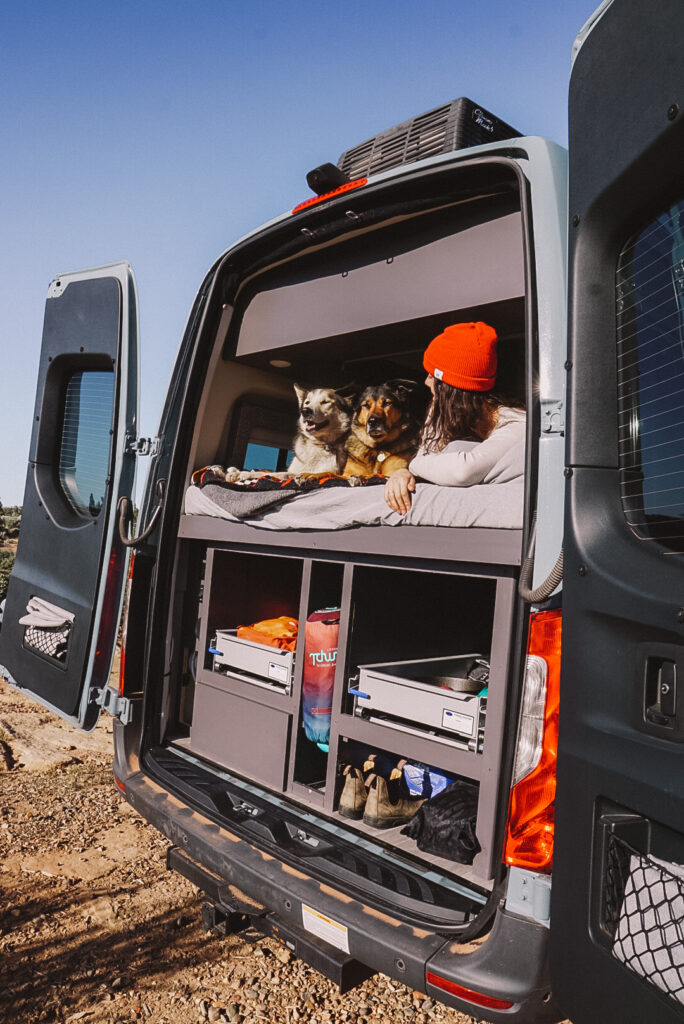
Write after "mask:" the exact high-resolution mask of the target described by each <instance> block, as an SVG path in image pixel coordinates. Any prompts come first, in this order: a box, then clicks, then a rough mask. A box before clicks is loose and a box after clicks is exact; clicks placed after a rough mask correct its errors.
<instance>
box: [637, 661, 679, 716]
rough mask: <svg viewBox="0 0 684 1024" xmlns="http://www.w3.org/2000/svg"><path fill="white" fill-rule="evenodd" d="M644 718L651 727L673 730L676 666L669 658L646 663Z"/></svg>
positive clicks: (675, 709) (675, 703)
mask: <svg viewBox="0 0 684 1024" xmlns="http://www.w3.org/2000/svg"><path fill="white" fill-rule="evenodd" d="M644 717H645V719H646V721H647V722H650V723H651V725H657V726H660V727H661V728H665V729H674V726H675V719H676V717H677V665H676V663H675V662H674V661H671V660H670V659H669V658H659V657H650V658H648V659H647V661H646V687H645V707H644Z"/></svg>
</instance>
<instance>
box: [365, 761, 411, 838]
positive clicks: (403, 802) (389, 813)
mask: <svg viewBox="0 0 684 1024" xmlns="http://www.w3.org/2000/svg"><path fill="white" fill-rule="evenodd" d="M366 782H367V785H368V798H367V800H366V806H365V809H364V812H363V821H364V824H365V825H370V827H371V828H394V827H395V826H396V825H404V824H405V823H406V822H407V821H410V820H411V818H412V817H413V815H414V814H415V813H416V811H417V810H418V808H419V807H420V806H421V804H424V803H425V800H424V799H423V798H422V797H416V796H411V794H410V792H409V790H408V787H407V785H406V783H405V782H404V776H403V773H402V772H401V771H400V770H399V769H397V768H395V769H394V770H393V771H392V774H391V775H390V778H389V781H387V782H386V781H385V779H383V778H381V777H380V776H379V775H374V776H371V777H370V778H369V779H367V780H366Z"/></svg>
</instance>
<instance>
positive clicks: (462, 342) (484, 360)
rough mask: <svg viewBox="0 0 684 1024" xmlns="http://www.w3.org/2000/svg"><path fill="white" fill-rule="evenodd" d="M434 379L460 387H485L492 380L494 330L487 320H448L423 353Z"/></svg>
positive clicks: (424, 364)
mask: <svg viewBox="0 0 684 1024" xmlns="http://www.w3.org/2000/svg"><path fill="white" fill-rule="evenodd" d="M423 366H424V367H425V369H426V370H427V372H428V373H429V374H431V375H432V376H433V377H434V378H435V380H442V381H444V383H445V384H451V386H452V387H454V388H463V390H464V391H489V390H490V389H491V388H493V387H494V382H495V380H496V331H495V330H494V328H493V327H490V326H489V324H484V323H482V321H478V322H477V323H475V324H451V325H450V326H449V327H445V328H444V331H443V332H442V334H438V335H437V337H436V338H434V339H433V340H432V341H431V342H430V344H429V345H428V347H427V348H426V349H425V355H424V356H423Z"/></svg>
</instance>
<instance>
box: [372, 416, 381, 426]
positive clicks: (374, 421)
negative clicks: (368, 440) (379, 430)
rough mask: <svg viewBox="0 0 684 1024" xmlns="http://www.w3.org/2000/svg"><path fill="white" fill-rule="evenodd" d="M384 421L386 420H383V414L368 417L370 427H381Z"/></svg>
mask: <svg viewBox="0 0 684 1024" xmlns="http://www.w3.org/2000/svg"><path fill="white" fill-rule="evenodd" d="M383 422H384V421H383V418H382V416H369V417H368V426H369V427H381V426H382V424H383Z"/></svg>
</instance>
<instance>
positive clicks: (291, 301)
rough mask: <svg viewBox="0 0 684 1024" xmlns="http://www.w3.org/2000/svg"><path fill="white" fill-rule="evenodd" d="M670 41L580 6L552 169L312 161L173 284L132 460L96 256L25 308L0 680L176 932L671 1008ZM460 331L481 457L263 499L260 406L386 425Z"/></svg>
mask: <svg viewBox="0 0 684 1024" xmlns="http://www.w3.org/2000/svg"><path fill="white" fill-rule="evenodd" d="M682 38H684V8H683V7H682V4H681V3H679V2H677V0H652V2H651V3H649V4H644V3H643V2H641V0H606V2H605V3H603V4H602V5H601V6H600V7H599V8H598V10H597V11H596V13H595V14H594V15H593V17H592V18H591V19H590V21H589V22H588V23H587V25H586V26H585V27H584V29H583V30H582V31H581V33H580V35H579V37H578V39H577V41H576V44H575V51H574V54H573V56H574V63H573V70H572V78H571V85H570V101H569V117H570V143H569V156H568V154H566V152H565V151H564V150H563V149H561V148H560V147H559V146H557V145H554V144H552V143H550V142H548V141H545V140H544V139H541V138H535V137H523V136H521V135H520V134H519V133H518V132H517V131H516V130H515V129H514V128H512V127H511V126H509V125H506V124H504V123H503V122H501V121H500V120H499V119H498V118H497V117H496V115H495V114H494V113H492V112H490V111H487V110H484V109H483V108H482V107H479V106H478V105H477V104H476V103H473V102H470V101H468V100H458V101H455V102H454V103H449V104H446V105H445V106H443V107H440V108H438V109H437V110H433V111H430V112H428V113H427V114H425V115H422V116H420V117H416V118H414V119H413V120H411V121H408V122H405V123H403V124H401V125H398V126H396V127H395V128H393V129H390V130H389V131H385V132H383V133H382V134H380V135H378V136H376V137H374V138H373V139H370V140H368V141H366V142H363V143H362V144H360V145H357V146H355V147H353V148H352V149H348V150H346V151H345V153H343V155H342V157H341V158H340V160H339V162H338V163H337V164H330V163H328V164H322V165H321V166H320V167H318V168H316V169H315V171H313V172H312V173H311V174H310V175H309V183H310V185H311V189H312V194H311V196H310V198H309V199H308V200H306V201H304V202H300V203H297V199H298V198H301V197H293V203H292V206H293V208H292V209H291V210H288V211H287V212H286V213H285V214H283V215H282V216H279V217H277V218H276V219H275V220H273V221H271V222H270V223H268V224H266V225H265V226H264V227H261V228H258V229H257V230H255V231H253V232H252V233H250V234H249V235H247V236H246V237H244V238H242V239H240V240H239V241H238V242H236V243H235V244H233V245H231V246H230V247H229V248H228V249H227V250H226V251H225V252H224V253H223V254H222V255H221V256H219V258H218V259H217V260H216V262H215V263H214V265H213V266H212V267H211V268H210V270H209V272H208V273H207V275H206V277H205V279H204V281H203V282H202V283H201V285H200V288H199V291H198V293H197V297H196V300H195V302H194V305H193V307H192V310H191V312H190V316H189V319H188V323H187V327H186V330H185V333H184V335H183V338H182V342H181V345H180V350H179V354H178V358H177V362H176V366H175V369H174V371H173V375H172V377H171V381H170V385H169V390H168V396H167V398H166V402H165V406H164V409H163V414H162V417H161V422H160V427H159V431H158V435H157V436H156V437H154V438H143V437H140V436H138V429H137V402H138V330H137V302H138V300H137V295H136V287H135V282H134V278H133V272H132V270H131V268H130V267H129V266H128V265H126V264H116V265H113V266H107V267H102V268H99V269H96V270H94V271H89V272H84V273H69V274H62V275H60V276H58V277H56V278H55V279H54V281H53V282H52V283H51V284H50V286H49V290H48V296H47V302H46V310H45V322H44V334H43V347H42V354H41V360H40V369H39V379H38V390H37V399H36V407H35V416H34V424H33V436H32V440H31V448H30V454H29V461H28V471H27V478H26V492H25V498H24V506H23V523H22V531H21V537H20V543H19V550H18V556H17V560H16V566H15V569H14V572H13V575H12V577H11V580H10V585H9V591H8V596H7V604H6V608H5V612H4V617H3V622H2V631H1V633H0V665H2V674H3V675H4V676H5V677H6V678H7V679H8V680H9V681H10V682H11V683H12V684H14V685H15V686H17V687H20V688H21V689H22V691H25V692H27V693H29V694H32V695H34V696H35V699H36V700H37V701H38V702H40V703H41V704H43V705H46V706H49V707H52V708H54V709H55V710H56V711H57V712H58V713H59V714H60V715H62V716H63V717H64V718H66V719H67V720H69V721H71V722H73V723H74V724H77V725H79V726H80V727H82V728H84V729H90V728H92V727H93V726H94V724H95V722H96V721H97V718H98V715H99V713H100V711H101V710H102V709H105V710H106V711H108V712H109V713H110V714H111V715H113V716H114V776H115V781H116V785H117V786H118V787H119V789H120V790H121V792H122V793H123V794H125V797H126V799H127V800H128V801H130V803H131V804H132V806H133V807H134V808H135V809H136V810H137V811H138V812H139V813H140V814H141V815H142V817H143V818H145V819H146V820H147V821H149V822H151V823H152V824H154V825H155V826H156V827H157V828H158V829H159V830H160V832H162V833H163V834H164V835H165V836H166V837H168V840H169V848H168V856H167V862H168V866H169V868H170V869H172V870H175V871H178V872H180V873H182V874H183V875H185V876H186V877H187V878H188V879H190V880H191V881H192V882H193V883H195V884H196V885H197V887H198V889H199V890H201V892H202V893H203V894H204V895H203V897H202V898H203V900H204V906H203V920H204V923H205V925H206V928H207V930H208V931H210V932H212V933H215V934H217V935H225V934H230V933H234V932H241V933H244V934H245V935H248V936H249V935H269V936H272V937H273V938H274V939H275V940H276V941H278V942H281V943H283V944H285V946H286V947H288V948H289V949H290V950H291V951H293V953H294V954H296V955H297V956H298V957H301V958H302V959H303V960H305V961H307V962H308V963H310V964H311V965H313V966H314V967H315V968H317V969H318V970H319V971H320V972H322V973H323V974H324V975H326V976H328V977H329V978H331V979H334V980H335V981H336V982H337V983H338V984H339V986H340V989H341V991H343V992H344V991H346V990H348V989H349V988H351V987H353V986H354V985H356V984H357V983H359V982H361V981H363V980H364V979H366V978H368V977H370V976H372V975H373V974H374V973H376V972H382V973H384V974H386V975H389V976H391V977H392V978H395V979H397V980H398V981H401V982H403V983H404V984H406V985H408V986H409V987H411V988H412V989H416V990H419V991H421V992H425V993H427V994H428V995H429V996H430V997H432V998H433V999H436V1000H441V1001H442V1002H443V1003H444V1004H446V1005H447V1006H450V1007H454V1008H457V1009H458V1010H461V1011H463V1012H464V1013H467V1014H470V1015H472V1016H473V1017H475V1018H477V1019H478V1020H488V1021H493V1022H504V1021H519V1022H520V1024H534V1022H540V1024H541V1022H546V1021H548V1022H552V1021H559V1020H561V1019H563V1018H566V1017H569V1018H571V1019H572V1021H573V1022H574V1024H598V1022H604V1021H605V1020H615V1021H619V1022H620V1024H643V1022H644V1021H651V1022H654V1024H655V1022H657V1024H670V1022H672V1024H674V1022H675V1021H681V1020H682V1019H683V1014H684V936H683V934H682V918H683V908H684V785H682V782H683V779H684V776H683V772H682V768H683V765H684V762H683V760H682V753H683V749H684V748H683V747H682V743H683V742H684V569H683V568H682V563H681V562H680V561H679V559H680V558H682V557H683V555H684V179H683V178H682V171H681V168H682V166H684V62H683V61H682V56H681V52H682V47H681V40H682ZM322 156H323V157H325V156H326V154H322ZM568 167H569V189H568V183H567V178H568V173H567V172H568ZM464 323H466V324H477V323H485V324H487V325H489V326H490V327H492V328H493V329H494V330H495V331H496V334H497V336H498V371H497V380H496V387H497V391H500V392H501V393H502V394H505V395H506V396H507V400H508V401H509V403H510V404H511V405H512V406H513V407H515V408H517V409H518V410H519V417H520V419H522V412H521V410H524V411H525V414H526V415H525V431H526V433H525V437H524V444H521V445H519V446H518V451H517V453H516V456H515V458H510V459H508V461H507V462H506V460H503V461H504V462H505V463H506V464H505V465H504V464H502V465H499V466H498V467H496V471H495V472H493V473H492V474H491V476H490V478H488V479H487V480H486V482H478V483H474V484H473V485H472V486H460V487H454V486H442V485H439V484H436V483H429V482H423V481H421V480H418V482H417V484H416V490H415V492H414V494H413V500H412V504H411V509H410V511H409V512H408V513H406V514H404V515H402V514H399V513H398V512H396V511H393V510H392V509H391V508H390V507H389V505H388V504H387V502H386V501H385V498H384V494H385V489H384V486H383V485H382V483H383V477H384V474H383V472H382V469H383V466H382V460H380V461H379V465H376V466H375V472H374V473H373V474H372V475H371V476H370V477H369V476H364V475H363V474H360V473H356V474H352V476H351V478H350V475H349V474H348V475H347V476H345V475H344V472H343V466H342V464H341V463H340V464H339V465H336V466H333V468H332V469H330V468H329V467H328V470H326V471H325V472H323V473H321V472H317V471H316V470H315V468H314V471H313V472H311V473H309V472H297V473H288V472H287V468H288V466H289V465H290V463H291V459H292V451H291V450H292V445H293V438H294V436H295V429H296V424H297V420H298V418H299V417H301V416H303V415H304V412H303V410H304V406H305V404H306V398H305V397H302V396H306V395H307V394H309V393H310V392H311V390H312V389H313V390H317V389H328V390H329V392H330V394H332V395H334V396H336V399H337V400H338V402H339V403H340V407H341V408H343V409H346V410H347V414H348V416H351V417H352V418H354V419H358V418H359V417H360V415H361V413H360V411H359V410H360V409H361V408H362V403H360V400H359V397H358V395H359V393H360V392H361V393H362V392H363V390H364V389H366V388H369V387H370V388H371V389H374V388H375V389H377V388H379V387H380V386H385V385H388V384H391V385H392V386H393V387H395V389H396V388H398V389H399V391H400V392H401V395H402V396H404V397H406V396H408V398H406V401H407V403H408V405H409V406H410V405H411V403H414V404H418V405H420V403H421V400H422V396H423V395H425V398H426V399H427V398H429V395H428V393H427V389H425V388H424V387H423V383H424V380H425V373H426V371H425V368H424V365H423V354H424V351H425V349H426V347H427V345H428V343H429V342H430V341H431V339H433V338H435V337H437V336H439V335H440V334H441V333H443V332H444V331H445V328H448V327H449V326H450V325H454V324H464ZM397 382H399V384H397ZM295 385H297V388H295ZM298 396H299V398H298ZM354 403H356V404H354ZM389 404H390V405H391V404H392V403H391V402H390V403H389ZM396 404H397V403H396V402H395V405H396ZM399 404H401V403H399ZM300 407H301V408H300ZM425 408H426V402H422V407H421V408H419V409H418V411H416V410H415V409H413V410H411V409H409V411H408V412H407V415H411V416H413V417H414V418H415V419H416V420H418V421H420V419H421V417H424V415H425ZM320 424H321V418H320V417H319V419H318V420H317V421H315V422H314V420H313V419H312V420H311V421H310V422H309V427H310V430H309V433H310V434H312V435H313V434H314V433H315V430H316V429H318V427H320ZM305 430H306V428H305ZM332 447H334V446H333V445H332V444H331V445H330V448H331V450H332ZM344 451H346V449H344ZM328 454H331V451H329V452H328ZM381 454H383V455H385V454H386V453H381ZM336 457H337V456H336ZM141 460H146V461H147V463H148V465H149V470H148V475H147V484H146V490H145V497H144V501H143V503H142V506H141V509H140V512H139V515H138V517H137V522H136V524H135V535H133V533H134V531H133V524H132V514H131V508H132V505H131V501H132V495H133V486H134V476H135V468H136V464H137V463H138V462H140V461H141ZM305 468H306V467H305ZM258 471H263V472H258ZM264 473H266V474H267V475H264ZM350 479H351V483H353V484H357V485H358V486H351V483H350ZM131 552H132V557H130V559H129V554H130V553H131ZM127 583H128V587H127ZM126 589H127V590H128V597H127V602H126V604H127V616H126V626H125V636H124V644H123V651H122V658H121V674H120V682H119V684H118V685H114V684H113V683H112V682H111V681H110V669H111V664H112V656H113V652H114V648H115V643H116V639H117V633H118V630H119V622H120V615H121V609H122V605H123V600H124V592H125V591H126ZM274 620H275V621H276V622H279V623H280V626H281V627H282V624H283V622H284V623H285V627H286V628H285V627H283V628H282V629H281V628H280V627H278V626H274V625H273V623H274ZM279 630H280V631H279ZM561 632H562V635H561ZM678 674H679V678H678Z"/></svg>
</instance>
